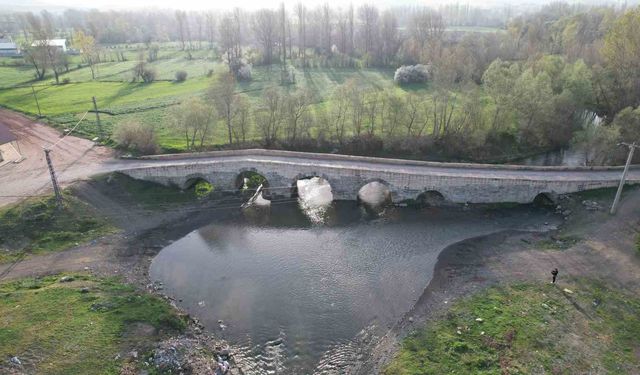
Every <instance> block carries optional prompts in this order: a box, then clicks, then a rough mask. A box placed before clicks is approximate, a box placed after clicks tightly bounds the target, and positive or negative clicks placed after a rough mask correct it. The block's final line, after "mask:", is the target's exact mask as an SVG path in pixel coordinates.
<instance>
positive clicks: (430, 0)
mask: <svg viewBox="0 0 640 375" xmlns="http://www.w3.org/2000/svg"><path fill="white" fill-rule="evenodd" d="M282 2H283V1H279V0H266V1H259V0H237V1H233V2H211V1H206V0H185V1H180V2H179V3H177V2H176V1H173V0H157V1H153V2H151V1H147V0H131V1H128V0H96V1H92V2H85V1H80V0H25V1H20V0H0V9H2V10H14V11H38V10H41V9H47V10H50V11H56V10H64V9H66V8H78V9H128V8H138V9H139V8H169V9H175V8H180V9H186V10H200V9H229V8H233V7H240V8H246V9H256V8H271V7H276V6H278V5H280V4H281V3H282ZM284 3H285V5H287V6H293V5H295V4H297V3H298V1H297V0H284ZM325 3H326V4H329V5H330V6H332V7H334V6H335V7H340V6H346V5H347V2H344V1H337V0H329V1H308V2H305V5H307V6H309V7H313V6H315V5H320V4H325ZM351 3H353V4H354V5H360V4H363V3H368V4H373V5H376V6H379V7H383V8H386V7H394V6H396V7H397V6H421V5H426V6H432V7H438V6H439V5H444V4H456V3H457V4H465V5H466V4H468V5H471V6H477V7H483V8H490V7H495V6H513V7H519V8H521V9H527V8H535V7H537V6H541V5H544V4H546V3H548V2H547V1H543V0H515V1H514V0H511V1H510V0H467V1H457V0H443V1H436V0H374V1H362V0H355V1H352V2H351ZM568 3H578V4H586V5H603V4H615V5H624V4H627V5H632V4H637V3H638V0H630V1H621V0H612V1H599V0H584V1H568Z"/></svg>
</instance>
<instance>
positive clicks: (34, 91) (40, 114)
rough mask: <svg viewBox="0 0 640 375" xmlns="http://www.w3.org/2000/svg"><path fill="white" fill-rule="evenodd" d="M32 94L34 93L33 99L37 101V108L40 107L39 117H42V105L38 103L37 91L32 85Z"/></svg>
mask: <svg viewBox="0 0 640 375" xmlns="http://www.w3.org/2000/svg"><path fill="white" fill-rule="evenodd" d="M31 92H32V93H33V98H34V99H35V100H36V106H37V107H38V117H42V112H40V103H38V96H37V95H36V89H34V88H33V85H31Z"/></svg>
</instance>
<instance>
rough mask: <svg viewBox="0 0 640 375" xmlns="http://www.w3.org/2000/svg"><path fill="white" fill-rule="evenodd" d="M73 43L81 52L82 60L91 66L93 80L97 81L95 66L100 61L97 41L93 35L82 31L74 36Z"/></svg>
mask: <svg viewBox="0 0 640 375" xmlns="http://www.w3.org/2000/svg"><path fill="white" fill-rule="evenodd" d="M73 43H74V46H75V48H76V49H77V50H78V51H80V55H81V56H82V60H84V62H85V63H86V64H87V65H88V66H89V69H90V70H91V79H96V73H95V64H96V62H97V60H98V57H97V55H98V48H97V45H96V40H95V39H94V38H93V37H92V36H91V35H87V34H85V33H84V32H82V30H79V31H76V32H75V33H74V34H73Z"/></svg>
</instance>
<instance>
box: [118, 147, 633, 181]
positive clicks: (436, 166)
mask: <svg viewBox="0 0 640 375" xmlns="http://www.w3.org/2000/svg"><path fill="white" fill-rule="evenodd" d="M260 151H262V150H260ZM277 153H280V152H277ZM210 154H212V153H210ZM291 154H293V155H291V156H284V155H278V154H275V155H264V154H259V153H256V154H247V155H225V154H220V155H215V154H214V155H212V156H209V157H199V156H194V157H187V158H185V157H179V158H176V159H171V158H165V157H163V158H162V159H138V160H129V161H122V162H119V163H117V164H118V166H117V168H115V169H116V170H129V169H137V168H150V167H163V166H180V165H206V164H211V165H215V164H219V163H225V164H226V163H234V162H248V163H252V162H255V163H268V164H271V165H273V166H274V167H277V166H278V165H281V166H283V167H284V166H295V165H297V166H305V167H313V166H316V167H319V168H335V169H351V170H367V171H377V172H392V173H403V174H411V175H429V176H443V177H467V178H485V179H486V178H493V179H505V180H513V179H516V180H530V181H612V180H619V179H620V176H621V174H622V168H621V167H617V168H602V169H600V168H594V169H590V168H585V167H578V168H567V167H560V168H558V167H527V166H504V165H487V164H477V165H474V164H455V163H428V162H425V163H421V162H416V161H405V160H399V159H381V158H353V159H351V158H343V157H341V156H335V155H330V154H329V155H323V157H322V158H321V159H318V158H316V157H315V156H316V155H317V154H309V155H310V156H309V157H305V156H304V155H305V154H304V153H298V152H296V153H291ZM332 156H333V157H334V158H331V157H332ZM363 159H368V160H363ZM627 179H628V181H629V182H640V168H638V167H637V166H635V167H633V168H631V169H630V170H629V173H628V176H627Z"/></svg>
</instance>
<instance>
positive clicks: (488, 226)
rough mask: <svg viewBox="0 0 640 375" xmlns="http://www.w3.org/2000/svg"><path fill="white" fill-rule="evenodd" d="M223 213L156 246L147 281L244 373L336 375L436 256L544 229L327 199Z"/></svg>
mask: <svg viewBox="0 0 640 375" xmlns="http://www.w3.org/2000/svg"><path fill="white" fill-rule="evenodd" d="M303 207H305V206H304V205H298V204H296V203H286V204H278V203H277V202H274V203H273V204H272V205H271V207H270V209H269V210H263V211H260V212H253V213H252V214H250V215H242V214H239V213H237V212H236V213H235V214H230V215H228V217H225V218H222V219H220V218H217V219H216V220H215V222H212V223H210V224H209V225H207V226H204V227H202V228H197V229H195V230H194V231H193V232H191V233H189V234H188V235H187V236H185V237H183V238H182V239H180V240H178V241H176V242H174V243H172V244H171V245H169V246H167V247H166V248H164V249H163V250H162V251H161V252H160V253H159V254H158V255H157V257H156V258H155V259H154V260H153V263H152V265H151V270H150V272H151V277H152V278H153V279H154V280H156V281H161V282H162V283H163V284H164V288H165V291H166V292H167V293H168V294H169V295H171V296H173V297H175V298H176V299H177V300H179V305H181V307H183V308H185V309H186V310H187V311H188V312H189V313H191V314H192V315H194V316H196V317H198V318H199V319H200V320H201V321H202V323H203V324H204V325H205V327H206V329H208V330H210V331H212V332H214V333H215V334H216V335H217V336H218V337H222V338H225V339H227V340H228V341H229V342H230V343H231V344H232V348H233V350H234V352H235V356H236V361H237V362H238V363H239V364H240V365H241V367H242V369H243V371H244V373H245V374H273V373H278V374H338V373H342V372H343V369H344V367H345V366H348V365H349V364H351V363H353V362H356V361H358V360H359V359H360V358H361V357H362V356H363V355H364V354H366V353H364V349H363V348H364V347H366V343H371V342H372V341H373V340H375V337H379V336H380V335H381V334H384V332H385V330H386V329H388V327H390V326H391V325H392V324H393V323H395V322H396V321H398V320H399V319H400V318H401V317H402V316H403V314H405V313H406V312H407V311H408V310H409V309H410V308H411V307H412V306H413V304H414V303H415V301H416V300H417V299H418V298H419V297H420V295H421V294H422V293H423V290H424V288H425V287H426V286H427V285H428V283H429V281H430V280H431V278H432V274H433V268H434V265H435V263H436V261H437V258H438V255H439V253H440V252H441V251H442V250H443V249H444V248H445V247H447V246H449V245H451V244H453V243H455V242H458V241H461V240H464V239H467V238H471V237H475V236H480V235H486V234H489V233H493V232H497V231H501V230H506V229H521V230H544V229H548V228H550V227H551V226H553V225H555V224H557V223H558V219H557V218H556V217H555V216H554V215H552V214H551V213H550V212H549V211H547V210H544V209H542V208H535V207H531V206H520V207H516V208H509V209H506V208H504V209H482V208H473V209H468V210H466V209H464V208H459V207H452V208H426V209H414V208H395V207H392V208H387V209H386V210H384V211H383V212H382V213H380V214H372V213H371V212H370V211H367V210H365V209H363V208H362V207H359V206H358V205H357V204H356V203H355V202H333V203H332V204H331V205H330V206H329V207H328V208H327V209H326V210H324V211H323V215H324V216H323V219H322V220H318V217H317V212H313V213H312V214H311V215H307V214H306V211H305V210H306V208H304V209H303Z"/></svg>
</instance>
